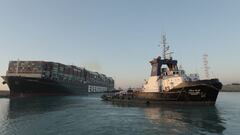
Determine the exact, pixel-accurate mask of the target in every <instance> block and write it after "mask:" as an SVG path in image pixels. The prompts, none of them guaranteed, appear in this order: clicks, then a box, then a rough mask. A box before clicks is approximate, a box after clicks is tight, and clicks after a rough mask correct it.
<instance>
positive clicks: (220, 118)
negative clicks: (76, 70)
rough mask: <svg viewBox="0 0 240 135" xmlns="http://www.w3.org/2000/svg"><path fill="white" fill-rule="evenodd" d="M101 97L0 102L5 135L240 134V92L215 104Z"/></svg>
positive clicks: (0, 126)
mask: <svg viewBox="0 0 240 135" xmlns="http://www.w3.org/2000/svg"><path fill="white" fill-rule="evenodd" d="M99 97H100V96H99V95H90V96H72V97H34V98H33V97H32V98H21V99H11V100H9V99H6V98H0V134H1V135H45V134H46V135H133V134H137V135H157V134H158V135H159V134H179V135H180V134H182V135H186V134H188V135H189V134H232V135H234V134H236V135H238V134H239V133H240V93H220V95H219V97H218V101H217V103H216V105H215V106H189V105H188V106H179V105H178V106H176V105H164V106H163V105H162V106H133V105H131V106H130V105H128V106H127V105H118V104H111V103H108V102H104V101H101V99H100V98H99Z"/></svg>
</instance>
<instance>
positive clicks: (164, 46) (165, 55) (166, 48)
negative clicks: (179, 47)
mask: <svg viewBox="0 0 240 135" xmlns="http://www.w3.org/2000/svg"><path fill="white" fill-rule="evenodd" d="M166 41H167V38H166V34H165V33H163V34H162V41H161V45H162V47H163V52H162V55H163V56H162V57H163V59H168V58H167V56H169V59H170V58H171V54H173V52H168V51H169V49H170V47H169V46H168V45H167V42H166Z"/></svg>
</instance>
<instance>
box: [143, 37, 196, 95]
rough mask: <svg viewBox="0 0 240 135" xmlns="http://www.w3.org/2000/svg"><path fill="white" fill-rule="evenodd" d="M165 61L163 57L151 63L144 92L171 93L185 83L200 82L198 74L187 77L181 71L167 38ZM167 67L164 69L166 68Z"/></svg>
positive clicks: (164, 38) (164, 51) (164, 39)
mask: <svg viewBox="0 0 240 135" xmlns="http://www.w3.org/2000/svg"><path fill="white" fill-rule="evenodd" d="M161 43H162V46H163V57H162V58H163V59H161V57H158V58H155V59H153V60H152V61H150V63H151V65H152V72H151V76H150V78H149V79H148V81H146V82H145V84H144V86H143V92H164V91H169V90H171V89H173V88H174V87H176V86H177V85H179V84H181V83H183V82H184V81H197V80H199V75H198V74H190V76H187V75H186V74H185V72H184V70H179V69H178V66H177V61H176V60H173V59H172V57H171V54H172V52H168V51H169V46H167V45H166V36H165V35H163V37H162V42H161ZM165 65H166V67H163V66H165Z"/></svg>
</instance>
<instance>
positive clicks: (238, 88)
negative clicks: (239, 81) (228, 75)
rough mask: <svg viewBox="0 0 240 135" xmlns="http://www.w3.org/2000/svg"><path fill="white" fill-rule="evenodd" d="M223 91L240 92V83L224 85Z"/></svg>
mask: <svg viewBox="0 0 240 135" xmlns="http://www.w3.org/2000/svg"><path fill="white" fill-rule="evenodd" d="M221 92H240V85H232V84H227V85H223V87H222V90H221Z"/></svg>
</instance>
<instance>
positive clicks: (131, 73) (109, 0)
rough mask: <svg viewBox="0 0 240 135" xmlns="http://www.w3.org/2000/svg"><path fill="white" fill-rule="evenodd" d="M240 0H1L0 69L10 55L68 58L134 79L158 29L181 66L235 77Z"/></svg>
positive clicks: (120, 81)
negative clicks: (206, 62) (205, 65)
mask: <svg viewBox="0 0 240 135" xmlns="http://www.w3.org/2000/svg"><path fill="white" fill-rule="evenodd" d="M239 7H240V1H239V0H235V1H234V0H5V1H4V0H1V1H0V74H1V75H4V74H5V72H6V70H7V66H8V61H9V60H16V59H20V60H47V61H56V62H61V63H64V64H75V65H78V66H82V67H87V68H90V69H92V70H95V71H99V72H102V73H105V74H106V75H108V76H112V77H113V78H114V79H115V81H116V84H117V87H119V86H121V87H129V86H132V87H135V86H141V85H142V83H143V82H144V81H143V80H144V79H147V78H148V76H149V74H150V69H151V67H150V64H149V61H150V60H151V59H152V58H154V57H156V56H158V55H161V48H159V47H158V44H159V41H160V35H161V32H166V33H167V39H168V43H169V45H170V46H171V49H172V51H174V52H175V53H174V55H173V56H174V58H176V59H178V60H179V63H180V64H181V65H182V66H183V68H184V69H185V70H186V72H187V73H191V72H198V73H200V74H201V75H203V62H202V61H203V60H202V55H203V54H204V53H207V54H208V55H209V66H210V67H211V68H210V74H211V76H212V77H219V78H220V80H221V81H222V82H224V83H229V82H239V81H240V70H239V69H240V62H238V61H239V58H240V54H239V52H240V8H239Z"/></svg>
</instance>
